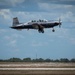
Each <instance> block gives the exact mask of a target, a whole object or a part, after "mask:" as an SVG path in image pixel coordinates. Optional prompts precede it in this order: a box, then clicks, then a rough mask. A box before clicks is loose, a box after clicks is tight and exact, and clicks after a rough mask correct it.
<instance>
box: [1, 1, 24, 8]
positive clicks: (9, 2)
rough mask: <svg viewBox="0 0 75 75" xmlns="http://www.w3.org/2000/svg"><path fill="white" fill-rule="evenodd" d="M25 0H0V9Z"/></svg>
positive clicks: (13, 5)
mask: <svg viewBox="0 0 75 75" xmlns="http://www.w3.org/2000/svg"><path fill="white" fill-rule="evenodd" d="M24 1H25V0H0V9H7V8H12V7H15V6H16V5H18V4H21V3H23V2H24Z"/></svg>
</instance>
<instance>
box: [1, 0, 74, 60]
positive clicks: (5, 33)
mask: <svg viewBox="0 0 75 75" xmlns="http://www.w3.org/2000/svg"><path fill="white" fill-rule="evenodd" d="M14 17H18V19H19V21H20V22H21V23H24V22H28V21H30V20H38V19H47V20H58V19H59V18H61V20H62V27H61V28H59V27H55V32H54V33H53V32H52V29H45V33H44V34H42V33H38V31H37V30H29V31H27V30H22V31H17V30H14V29H10V28H9V27H10V26H12V19H13V18H14ZM36 54H37V58H51V59H60V58H68V59H71V58H75V0H0V59H7V58H12V57H18V58H26V57H31V58H36Z"/></svg>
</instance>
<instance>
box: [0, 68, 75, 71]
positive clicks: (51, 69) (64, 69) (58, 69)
mask: <svg viewBox="0 0 75 75" xmlns="http://www.w3.org/2000/svg"><path fill="white" fill-rule="evenodd" d="M0 70H15V71H16V70H33V71H35V70H37V71H39V70H42V71H44V70H50V71H53V70H54V71H61V70H62V71H66V70H67V71H69V70H70V71H74V70H75V68H0Z"/></svg>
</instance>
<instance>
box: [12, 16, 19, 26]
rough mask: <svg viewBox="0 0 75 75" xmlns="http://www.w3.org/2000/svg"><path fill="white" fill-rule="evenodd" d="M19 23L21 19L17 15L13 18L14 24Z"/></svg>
mask: <svg viewBox="0 0 75 75" xmlns="http://www.w3.org/2000/svg"><path fill="white" fill-rule="evenodd" d="M18 24H19V20H18V18H17V17H15V18H13V26H16V25H18Z"/></svg>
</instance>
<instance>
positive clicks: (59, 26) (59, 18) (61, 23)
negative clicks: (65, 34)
mask: <svg viewBox="0 0 75 75" xmlns="http://www.w3.org/2000/svg"><path fill="white" fill-rule="evenodd" d="M61 24H62V23H61V19H60V18H59V28H60V27H61Z"/></svg>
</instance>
